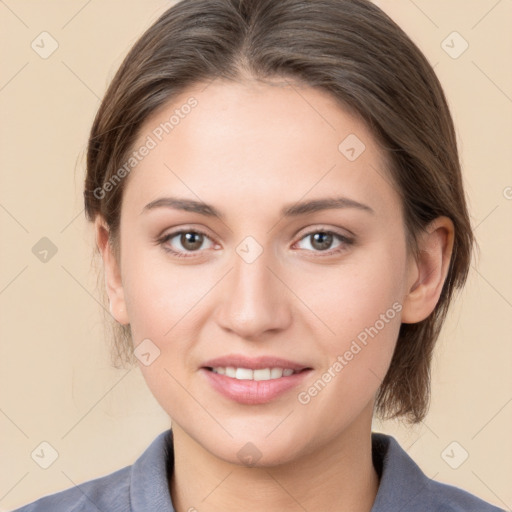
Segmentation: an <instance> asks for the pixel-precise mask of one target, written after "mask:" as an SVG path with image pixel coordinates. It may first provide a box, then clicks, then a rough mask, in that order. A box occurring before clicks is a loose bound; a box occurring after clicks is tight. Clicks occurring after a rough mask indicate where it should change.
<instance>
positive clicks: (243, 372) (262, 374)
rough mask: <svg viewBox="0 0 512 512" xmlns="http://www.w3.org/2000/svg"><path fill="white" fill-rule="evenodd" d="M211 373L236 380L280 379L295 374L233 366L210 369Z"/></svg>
mask: <svg viewBox="0 0 512 512" xmlns="http://www.w3.org/2000/svg"><path fill="white" fill-rule="evenodd" d="M212 371H213V372H214V373H219V374H220V375H226V376H227V377H232V378H235V379H238V380H271V379H280V378H281V377H288V376H290V375H292V374H293V373H295V372H294V371H293V370H292V369H291V368H285V369H283V368H260V369H258V370H251V369H250V368H234V367H233V366H227V367H224V366H217V367H215V368H212Z"/></svg>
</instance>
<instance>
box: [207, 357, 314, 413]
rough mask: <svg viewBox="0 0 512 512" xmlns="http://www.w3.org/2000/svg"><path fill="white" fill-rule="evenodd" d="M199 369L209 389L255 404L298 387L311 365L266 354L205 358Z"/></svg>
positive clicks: (242, 402) (229, 397) (237, 400)
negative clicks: (207, 359) (248, 356)
mask: <svg viewBox="0 0 512 512" xmlns="http://www.w3.org/2000/svg"><path fill="white" fill-rule="evenodd" d="M200 370H201V373H202V374H203V375H205V376H206V378H207V381H208V383H209V384H210V385H211V386H212V387H213V389H214V390H216V391H217V392H219V393H220V394H221V395H223V396H224V397H225V398H228V399H230V400H233V401H235V402H238V403H241V404H247V405H257V404H264V403H267V402H270V401H272V400H274V399H275V398H277V397H278V396H280V395H283V394H284V393H285V392H286V391H289V390H291V389H293V388H294V387H296V386H298V385H299V383H300V382H302V381H303V380H304V377H305V376H306V375H307V374H309V373H310V372H311V371H312V370H313V368H311V367H310V366H306V365H304V364H300V363H296V362H293V361H288V360H285V359H282V358H276V357H270V356H264V357H259V358H247V357H245V356H241V355H231V356H226V357H221V358H217V359H212V360H210V361H207V362H206V364H205V365H204V366H202V367H201V368H200Z"/></svg>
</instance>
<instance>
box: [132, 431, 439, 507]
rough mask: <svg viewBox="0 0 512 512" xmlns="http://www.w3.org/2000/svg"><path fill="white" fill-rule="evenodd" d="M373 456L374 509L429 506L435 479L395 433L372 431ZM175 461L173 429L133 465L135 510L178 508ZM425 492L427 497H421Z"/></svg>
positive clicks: (133, 501) (165, 433)
mask: <svg viewBox="0 0 512 512" xmlns="http://www.w3.org/2000/svg"><path fill="white" fill-rule="evenodd" d="M372 457H373V464H374V467H375V469H376V471H377V473H378V474H379V477H380V483H379V489H378V492H377V496H376V498H375V502H374V504H373V507H372V509H371V512H392V511H393V512H394V511H397V510H407V511H408V512H415V511H417V510H418V511H419V510H420V509H418V508H417V507H418V506H419V505H418V503H420V504H421V510H427V509H428V502H427V501H428V496H429V495H430V493H429V492H428V491H429V485H430V483H431V480H430V479H429V478H427V477H426V476H425V474H424V473H423V472H422V471H421V469H420V468H419V467H418V466H417V464H416V463H415V462H414V461H413V460H412V459H411V458H410V457H409V455H407V453H406V452H405V451H404V450H403V449H402V448H401V446H400V445H399V444H398V443H397V441H396V440H395V439H394V438H393V437H391V436H388V435H385V434H381V433H376V432H372ZM173 465H174V451H173V438H172V430H171V429H169V430H166V431H164V432H162V433H161V434H159V435H158V436H157V437H156V439H155V440H154V441H153V442H152V443H151V445H150V446H149V447H148V448H147V449H146V451H145V452H144V453H143V454H142V455H141V456H140V457H139V458H138V459H137V460H136V461H135V463H134V464H133V466H132V470H131V477H130V478H131V482H130V501H131V510H132V512H146V511H147V510H160V511H162V512H175V510H174V507H173V506H172V500H171V496H170V491H169V483H168V482H169V477H170V475H171V473H172V469H173ZM422 493H423V494H424V497H422V498H424V499H418V498H419V497H420V496H421V495H422Z"/></svg>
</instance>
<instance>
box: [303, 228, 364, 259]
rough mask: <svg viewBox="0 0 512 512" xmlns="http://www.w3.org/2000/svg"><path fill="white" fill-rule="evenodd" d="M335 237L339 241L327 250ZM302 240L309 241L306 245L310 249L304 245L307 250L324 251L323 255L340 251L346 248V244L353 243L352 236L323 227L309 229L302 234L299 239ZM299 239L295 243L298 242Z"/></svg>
mask: <svg viewBox="0 0 512 512" xmlns="http://www.w3.org/2000/svg"><path fill="white" fill-rule="evenodd" d="M336 239H337V240H338V241H339V242H340V243H339V244H338V246H337V247H336V248H335V249H333V250H329V249H330V248H331V246H332V244H333V241H335V240H336ZM302 240H308V241H309V244H308V245H309V246H310V247H311V249H310V248H308V247H306V249H307V250H312V251H313V252H325V253H326V254H325V255H331V254H335V253H339V252H342V251H344V250H346V249H347V247H348V246H350V245H352V244H353V243H354V240H353V239H352V238H348V237H346V236H344V235H342V234H340V233H335V232H334V231H327V230H323V229H319V230H317V231H310V232H309V233H307V234H306V235H305V236H303V237H302V238H301V240H300V241H302ZM300 241H299V242H297V243H300Z"/></svg>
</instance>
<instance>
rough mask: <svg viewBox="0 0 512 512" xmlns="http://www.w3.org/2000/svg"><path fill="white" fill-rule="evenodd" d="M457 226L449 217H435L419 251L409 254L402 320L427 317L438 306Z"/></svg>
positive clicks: (428, 227) (408, 320)
mask: <svg viewBox="0 0 512 512" xmlns="http://www.w3.org/2000/svg"><path fill="white" fill-rule="evenodd" d="M453 241H454V226H453V222H452V221H451V219H449V218H448V217H444V216H443V217H438V218H436V219H435V220H433V221H432V222H431V223H430V224H429V225H428V226H427V228H426V229H425V231H424V233H422V234H421V236H420V238H419V240H418V249H419V255H418V256H417V258H416V259H414V257H413V255H411V256H410V266H409V275H408V282H407V290H408V291H407V294H406V296H405V298H404V303H403V308H402V322H403V323H406V324H413V323H417V322H421V321H422V320H424V319H425V318H427V317H428V316H429V315H430V313H432V311H433V310H434V308H435V307H436V304H437V302H438V300H439V297H440V295H441V292H442V290H443V285H444V282H445V280H446V277H447V275H448V269H449V267H450V260H451V256H452V251H453Z"/></svg>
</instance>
